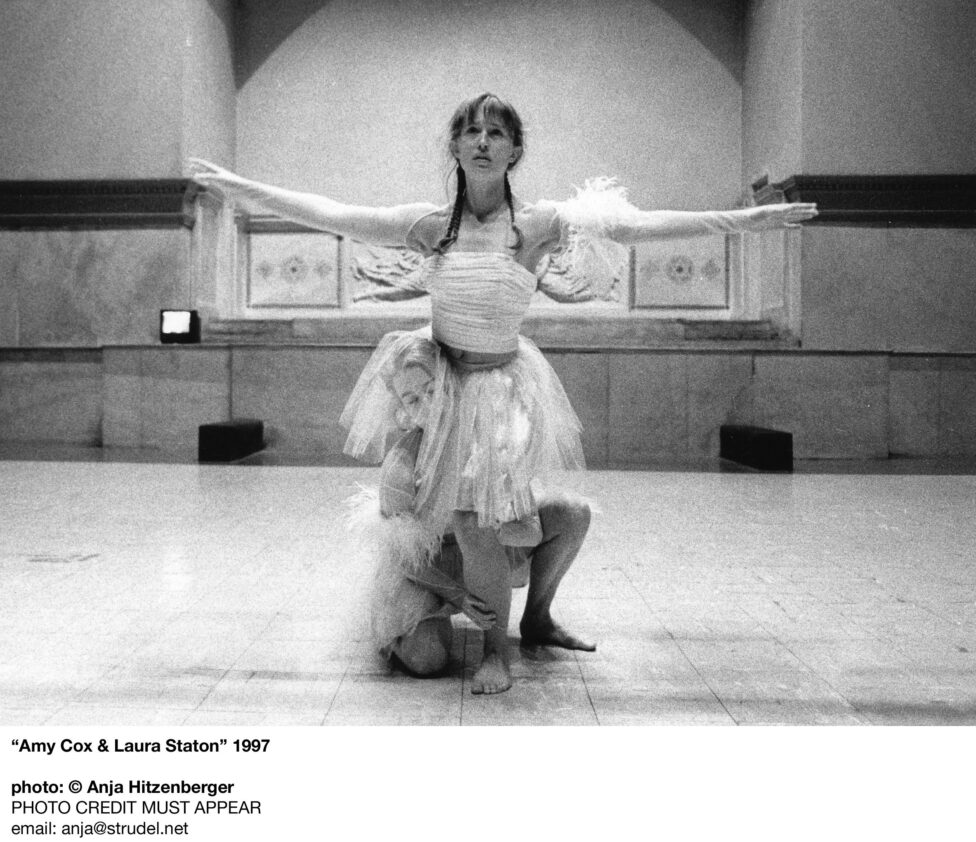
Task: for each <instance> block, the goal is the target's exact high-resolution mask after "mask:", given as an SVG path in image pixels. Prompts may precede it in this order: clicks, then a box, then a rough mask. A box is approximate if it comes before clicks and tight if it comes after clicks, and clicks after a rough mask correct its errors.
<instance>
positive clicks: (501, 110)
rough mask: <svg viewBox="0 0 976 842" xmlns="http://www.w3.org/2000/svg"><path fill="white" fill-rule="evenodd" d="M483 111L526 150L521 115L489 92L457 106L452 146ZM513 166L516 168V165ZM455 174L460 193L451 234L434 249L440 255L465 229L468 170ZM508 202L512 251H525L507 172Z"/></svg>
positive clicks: (449, 227) (451, 128) (449, 228)
mask: <svg viewBox="0 0 976 842" xmlns="http://www.w3.org/2000/svg"><path fill="white" fill-rule="evenodd" d="M482 108H484V114H485V117H490V118H492V119H497V120H499V121H500V122H501V124H502V125H503V126H505V129H506V130H507V131H508V134H509V136H510V137H511V139H512V144H513V145H514V146H517V147H524V145H525V137H524V131H523V129H522V120H521V118H520V117H519V115H518V112H517V111H516V110H515V109H514V108H513V107H512V106H511V105H509V104H508V103H507V102H505V101H504V100H502V99H499V98H498V97H497V96H495V95H494V94H489V93H484V94H480V95H479V96H476V97H474V98H473V99H469V100H466V101H465V102H462V103H461V104H460V105H459V106H458V107H457V110H456V111H455V112H454V116H453V117H451V122H450V124H449V126H448V132H449V135H450V140H451V142H452V143H453V142H454V141H456V140H457V139H458V138H459V137H460V136H461V132H462V131H464V127H465V126H467V125H468V123H471V122H473V121H474V119H475V117H476V116H477V114H478V111H479V110H480V109H482ZM512 166H515V165H514V164H512ZM509 169H511V167H509ZM454 171H455V174H456V176H457V192H456V194H455V196H454V208H453V210H452V211H451V219H450V221H449V222H448V224H447V231H446V232H445V233H444V236H443V237H441V239H440V241H439V242H438V243H437V247H436V248H435V249H434V251H435V252H437V253H438V254H444V252H446V251H447V250H448V249H449V248H450V247H451V246H453V245H454V243H456V242H457V238H458V231H459V230H460V228H461V214H462V213H463V211H464V196H465V193H466V191H467V181H466V179H465V177H464V170H463V169H461V167H460V165H457V166H455V170H454ZM505 203H506V204H507V205H508V217H509V219H510V220H511V224H512V231H514V232H515V245H513V246H510V248H511V249H512V251H518V250H519V249H520V248H522V244H523V238H522V232H521V231H520V230H519V227H518V225H516V224H515V204H514V202H513V200H512V186H511V185H510V184H509V182H508V173H507V172H506V173H505Z"/></svg>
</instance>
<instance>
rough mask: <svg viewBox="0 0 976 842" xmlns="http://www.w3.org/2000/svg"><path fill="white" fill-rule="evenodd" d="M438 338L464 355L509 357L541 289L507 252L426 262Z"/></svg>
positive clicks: (425, 278) (434, 258)
mask: <svg viewBox="0 0 976 842" xmlns="http://www.w3.org/2000/svg"><path fill="white" fill-rule="evenodd" d="M422 282H423V284H424V286H425V287H426V288H427V290H428V291H429V292H430V301H431V330H432V332H433V336H434V339H436V340H437V341H438V342H443V343H444V344H445V345H449V346H451V347H452V348H457V349H459V350H462V351H477V352H483V353H505V352H510V351H515V350H516V349H517V348H518V333H519V328H520V327H521V325H522V319H523V317H524V316H525V311H526V310H527V309H528V307H529V302H530V301H531V300H532V294H533V293H534V292H535V289H536V278H535V276H534V275H533V274H532V273H531V272H530V271H529V270H528V269H526V268H525V267H524V266H522V265H520V264H519V263H516V262H515V260H514V259H513V258H512V257H510V256H509V255H507V254H497V253H490V252H488V253H481V252H466V251H461V252H448V253H447V254H443V255H441V254H435V255H432V256H431V257H428V258H427V259H426V260H425V261H424V267H423V275H422Z"/></svg>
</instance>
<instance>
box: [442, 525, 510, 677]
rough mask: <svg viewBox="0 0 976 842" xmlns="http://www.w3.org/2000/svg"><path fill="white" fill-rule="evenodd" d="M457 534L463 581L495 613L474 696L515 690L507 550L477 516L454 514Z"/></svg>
mask: <svg viewBox="0 0 976 842" xmlns="http://www.w3.org/2000/svg"><path fill="white" fill-rule="evenodd" d="M454 534H455V535H456V536H457V541H458V545H459V546H460V547H461V554H462V555H463V557H464V581H465V584H466V585H467V587H468V590H470V591H471V592H472V593H476V594H478V596H480V597H481V598H482V599H483V600H484V601H485V603H486V604H487V605H488V607H489V608H490V609H491V610H492V611H494V612H495V625H494V627H492V628H490V629H488V630H487V631H486V632H485V633H484V635H485V649H484V659H483V660H482V662H481V666H480V667H479V668H478V671H477V672H476V673H475V674H474V678H473V679H472V685H471V692H472V693H503V692H504V691H505V690H508V688H509V687H511V686H512V675H511V672H510V671H509V667H508V651H507V647H508V615H509V611H510V609H511V607H512V586H511V581H510V576H511V573H510V569H509V564H508V556H507V555H506V554H505V548H504V547H503V546H502V545H501V543H500V542H499V540H498V535H497V533H496V532H495V530H494V529H491V528H490V527H480V526H478V515H477V513H475V512H455V513H454Z"/></svg>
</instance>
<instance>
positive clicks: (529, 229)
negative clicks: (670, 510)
mask: <svg viewBox="0 0 976 842" xmlns="http://www.w3.org/2000/svg"><path fill="white" fill-rule="evenodd" d="M448 146H449V150H450V154H451V156H452V158H453V159H454V161H455V163H456V175H457V193H456V197H455V200H454V203H453V205H452V206H448V207H437V206H435V205H431V204H409V205H398V206H394V207H388V208H368V207H359V206H353V205H345V204H341V203H339V202H335V201H333V200H331V199H327V198H325V197H322V196H317V195H313V194H308V193H298V192H294V191H290V190H284V189H281V188H278V187H273V186H271V185H266V184H260V183H258V182H254V181H250V180H248V179H244V178H241V177H240V176H237V175H235V174H233V173H230V172H228V171H227V170H224V169H221V168H220V167H217V166H214V165H212V164H208V163H206V162H202V161H197V162H194V165H193V166H194V173H193V177H194V179H195V180H196V181H197V182H198V183H199V184H200V185H202V186H203V187H206V188H207V189H212V190H214V191H215V192H217V193H218V194H221V195H223V196H225V197H226V198H227V199H229V200H231V201H242V202H245V203H247V204H250V205H253V206H256V207H257V208H260V209H262V210H264V211H270V212H272V213H275V214H277V215H278V216H281V217H283V218H285V219H290V220H293V221H296V222H300V223H302V224H304V225H308V226H310V227H314V228H319V229H322V230H325V231H331V232H333V233H335V234H340V235H343V236H347V237H351V238H353V239H356V240H361V241H364V242H370V243H375V244H378V245H391V246H407V247H409V248H412V249H414V250H416V251H418V252H420V253H421V254H423V255H424V256H425V260H424V263H423V268H422V272H421V285H422V286H423V287H424V288H425V289H426V290H427V291H428V292H429V293H430V298H431V325H430V327H429V328H425V329H422V330H420V331H413V332H410V333H402V332H398V333H394V334H388V335H387V336H386V337H384V339H383V340H382V341H381V343H380V345H379V347H378V348H377V350H376V352H375V353H374V355H373V357H372V358H371V360H370V362H369V363H368V364H367V367H366V369H365V370H364V371H363V374H362V375H361V376H360V379H359V382H358V383H357V385H356V388H355V390H354V391H353V394H352V396H351V397H350V399H349V403H348V404H347V406H346V409H345V411H344V412H343V414H342V420H343V422H344V424H346V426H347V427H348V429H349V438H348V440H347V442H346V448H345V450H346V452H347V453H349V454H351V455H353V456H357V457H361V458H365V459H371V460H372V461H375V462H380V461H382V460H383V459H384V458H385V457H386V455H387V454H388V453H389V452H390V450H391V448H392V447H393V446H394V444H395V443H396V441H397V434H398V433H400V434H402V432H403V430H402V426H403V424H402V422H403V412H402V409H403V407H402V406H401V402H400V399H399V398H398V397H397V395H396V393H395V390H393V389H391V386H390V382H391V381H390V379H389V373H390V372H397V371H398V369H399V366H398V365H397V364H396V360H400V359H403V358H405V357H406V356H408V355H409V354H410V353H419V354H420V355H422V356H426V357H427V358H428V359H429V361H430V362H429V369H430V379H431V385H432V388H431V389H430V390H429V394H428V395H427V396H425V397H424V399H423V400H418V401H416V402H415V404H414V409H415V411H416V412H417V417H416V422H417V423H416V424H415V426H416V427H417V428H420V429H422V431H423V432H422V435H418V436H417V438H418V441H417V442H416V446H417V453H416V459H415V464H414V477H413V479H414V483H415V491H416V493H415V495H414V502H413V515H414V516H415V518H416V519H417V521H418V522H419V523H421V524H422V525H423V528H424V529H425V530H427V531H428V533H429V535H435V536H440V535H443V534H444V533H445V532H448V531H453V533H454V534H455V536H456V539H457V543H458V545H459V547H460V549H461V554H462V556H463V558H464V582H465V586H466V588H468V589H469V590H470V593H472V594H476V595H477V598H478V599H480V600H481V601H482V602H483V604H484V606H485V609H486V611H487V612H488V614H490V615H491V616H493V618H494V625H492V626H491V627H489V628H487V629H486V630H485V632H484V657H483V660H482V663H481V666H480V667H479V668H478V670H477V671H476V673H475V675H474V678H473V682H472V690H473V692H475V693H499V692H502V691H504V690H507V689H508V688H509V687H510V686H511V674H510V671H509V666H508V656H507V630H508V619H509V617H508V615H509V609H510V605H511V589H510V563H509V554H508V553H507V551H506V544H512V543H515V544H520V543H530V542H532V541H534V540H535V541H539V540H543V534H544V533H543V524H542V523H541V521H542V518H541V517H540V506H539V501H540V499H542V494H543V493H544V492H543V491H542V489H543V488H558V487H559V481H558V476H559V474H560V473H561V472H562V471H566V470H570V471H572V470H580V469H582V468H583V453H582V446H581V444H580V439H579V433H580V425H579V421H578V419H577V418H576V415H575V413H574V412H573V409H572V407H571V406H570V403H569V400H568V399H567V397H566V394H565V392H564V391H563V389H562V386H561V384H560V383H559V380H558V378H557V377H556V375H555V372H553V370H552V368H551V367H550V366H549V364H548V363H547V362H546V360H545V358H544V357H543V356H542V354H541V353H540V352H539V350H538V349H537V348H536V347H535V345H533V344H532V343H531V342H529V341H528V340H527V339H525V338H524V337H521V336H519V329H520V326H521V322H522V319H523V317H524V315H525V312H526V310H527V308H528V306H529V302H530V300H531V298H532V295H533V294H534V292H535V291H536V289H537V288H538V287H539V286H540V283H539V280H538V279H537V277H536V274H535V272H536V269H537V267H538V266H539V264H540V261H541V260H542V259H543V258H544V257H546V256H547V255H549V254H551V253H552V252H553V251H555V250H556V249H557V247H559V246H560V244H565V243H566V241H567V239H569V240H571V241H575V242H576V244H577V245H579V244H580V243H582V242H587V241H589V242H596V241H599V240H600V239H610V240H613V241H616V242H618V243H621V244H624V245H627V244H631V243H637V242H642V241H646V240H653V239H656V238H660V237H688V236H695V235H707V234H724V233H730V232H741V231H761V230H765V229H769V228H781V227H795V226H797V225H799V224H800V223H801V222H803V221H804V220H807V219H810V218H811V217H812V216H814V215H815V214H816V208H815V206H813V205H810V204H781V205H764V206H761V207H755V208H747V209H744V210H735V211H709V212H703V213H695V212H682V211H640V210H638V209H637V208H635V207H633V206H632V205H630V204H629V203H628V202H627V201H626V199H625V198H624V195H623V191H622V189H621V188H616V187H613V186H612V185H609V184H608V183H607V182H601V183H600V184H599V185H598V186H597V187H595V188H593V189H587V190H584V191H582V192H581V194H580V195H579V196H577V197H575V198H574V199H571V200H569V201H567V202H549V201H540V202H536V203H535V204H526V203H523V202H521V201H519V200H518V199H517V198H516V197H515V196H514V195H513V194H512V190H511V186H510V184H509V178H508V173H509V171H510V170H512V169H513V168H514V167H515V166H516V165H517V164H518V163H519V160H520V159H521V157H522V153H523V149H524V141H523V132H522V122H521V120H520V118H519V116H518V114H517V113H516V112H515V109H514V108H512V106H510V105H509V104H508V103H506V102H504V101H502V100H501V99H499V98H498V97H496V96H494V95H492V94H482V95H480V96H478V97H475V98H473V99H471V100H468V101H466V102H464V103H462V104H461V105H460V106H459V107H458V109H457V110H456V111H455V113H454V116H453V118H452V119H451V122H450V141H449V144H448ZM543 291H544V292H545V291H549V290H546V289H545V288H543ZM547 480H549V482H548V483H547ZM553 480H555V482H553ZM584 531H585V530H584ZM432 546H433V544H431V543H428V544H427V547H428V549H427V550H425V551H424V552H425V553H426V556H427V558H428V559H430V558H432V557H433V554H436V553H434V551H432V550H430V547H432ZM570 561H571V559H570ZM532 575H533V574H532V573H530V585H529V594H528V597H527V604H526V615H525V616H523V618H522V622H521V624H520V628H521V631H522V635H523V638H528V639H529V640H531V641H532V642H533V643H535V644H539V645H553V646H565V647H568V648H577V649H579V648H582V649H590V648H592V646H591V645H590V644H587V643H585V642H583V641H581V640H579V639H578V638H576V637H575V636H573V635H572V634H570V633H568V632H566V631H565V630H563V629H562V628H561V627H559V626H558V625H556V624H555V623H554V622H553V620H552V618H551V616H550V614H549V605H550V604H551V601H552V596H553V595H554V593H555V588H554V587H551V588H549V589H548V590H549V591H551V592H547V593H546V594H545V597H544V598H542V599H540V600H533V590H532ZM556 584H557V585H558V581H557V582H556ZM537 590H538V588H537Z"/></svg>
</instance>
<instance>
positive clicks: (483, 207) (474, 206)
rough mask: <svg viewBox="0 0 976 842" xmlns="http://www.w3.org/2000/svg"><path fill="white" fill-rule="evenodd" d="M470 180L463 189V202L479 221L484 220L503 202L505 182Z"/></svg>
mask: <svg viewBox="0 0 976 842" xmlns="http://www.w3.org/2000/svg"><path fill="white" fill-rule="evenodd" d="M472 181H473V179H470V180H469V181H468V184H467V187H466V189H465V193H464V203H465V205H467V208H468V210H469V211H470V212H471V214H472V215H473V216H474V217H475V218H476V219H477V220H478V221H479V222H484V220H486V219H487V218H488V217H490V216H492V215H493V214H495V213H496V212H497V211H498V210H499V209H500V208H501V207H502V206H503V205H504V204H505V182H504V181H495V182H491V183H488V184H479V183H478V182H474V183H472Z"/></svg>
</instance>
